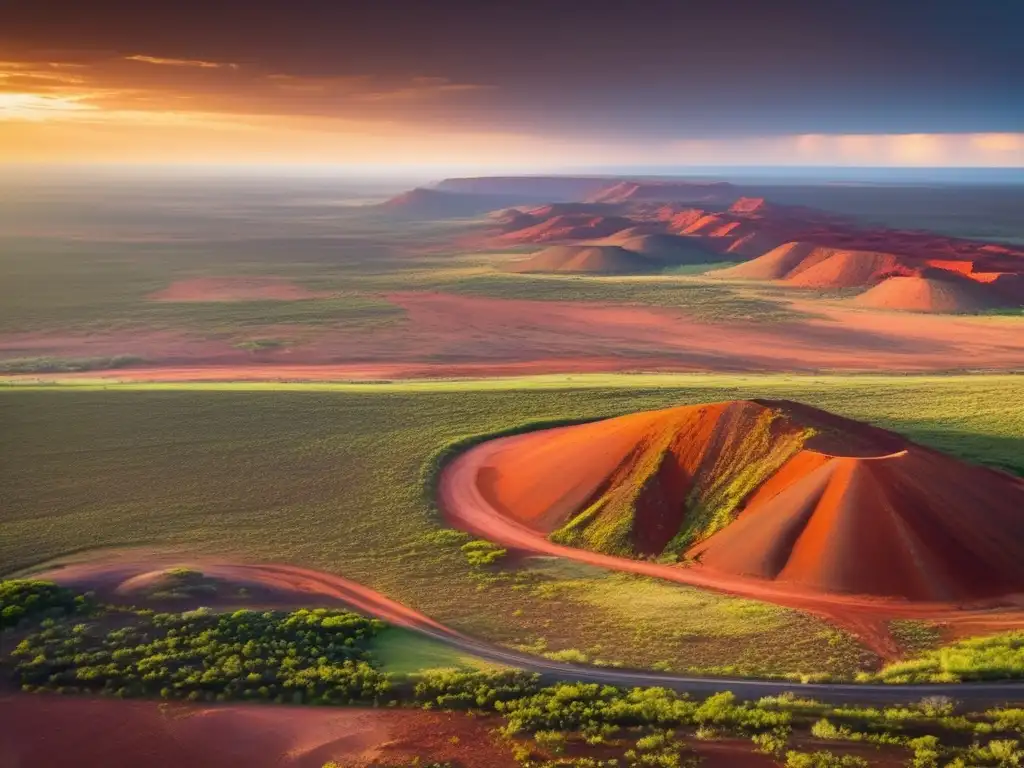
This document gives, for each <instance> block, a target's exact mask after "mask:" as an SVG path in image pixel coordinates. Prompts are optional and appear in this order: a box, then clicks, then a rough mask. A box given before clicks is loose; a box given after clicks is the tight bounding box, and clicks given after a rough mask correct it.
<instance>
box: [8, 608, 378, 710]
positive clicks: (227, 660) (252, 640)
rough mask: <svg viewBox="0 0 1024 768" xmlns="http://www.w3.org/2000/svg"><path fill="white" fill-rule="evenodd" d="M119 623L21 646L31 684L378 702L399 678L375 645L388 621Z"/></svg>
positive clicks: (213, 618) (209, 618)
mask: <svg viewBox="0 0 1024 768" xmlns="http://www.w3.org/2000/svg"><path fill="white" fill-rule="evenodd" d="M130 616H131V621H130V622H128V623H126V624H125V625H124V626H119V627H118V628H116V629H109V630H104V629H102V628H100V627H89V626H84V625H78V626H76V627H67V626H54V627H49V628H44V629H43V630H42V631H41V632H38V633H36V634H33V635H31V636H29V637H27V638H26V639H25V640H23V641H22V642H21V644H20V645H18V647H17V648H16V649H15V650H14V652H13V654H12V655H13V657H14V659H15V660H16V665H15V674H16V677H17V680H18V682H19V683H21V684H22V685H26V684H27V685H33V686H37V687H39V688H48V689H51V690H52V689H56V688H59V687H61V686H74V687H77V688H80V689H82V690H87V691H95V692H100V693H108V694H117V695H122V696H138V695H146V694H149V695H160V696H163V697H165V698H185V699H189V700H193V701H211V700H215V699H217V698H218V697H219V696H222V697H224V698H227V699H251V700H260V699H264V700H266V699H273V700H277V701H282V702H284V701H290V702H295V703H320V702H322V703H336V704H347V703H351V702H375V701H378V700H380V699H381V698H384V697H386V696H387V695H388V692H389V691H390V688H391V683H390V681H389V679H388V677H387V675H385V674H384V673H382V672H380V671H378V670H376V669H374V667H373V666H372V665H371V663H370V659H369V655H368V654H367V652H366V646H367V644H368V642H369V640H370V639H371V638H372V637H373V636H374V635H375V634H376V633H377V632H378V631H379V630H380V629H381V628H382V627H383V626H384V625H383V624H382V623H381V622H379V621H377V620H375V619H367V618H365V617H363V616H359V615H357V614H354V613H348V612H345V611H331V610H325V609H317V610H300V611H293V612H291V613H283V612H279V611H264V612H262V613H260V612H255V611H236V612H234V613H231V614H222V615H218V614H215V613H212V612H211V611H208V610H203V609H201V610H197V611H187V612H185V613H180V614H171V613H157V614H150V615H143V614H141V613H133V614H130Z"/></svg>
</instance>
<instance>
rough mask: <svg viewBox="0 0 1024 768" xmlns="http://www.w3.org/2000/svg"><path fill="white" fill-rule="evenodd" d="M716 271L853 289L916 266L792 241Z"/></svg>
mask: <svg viewBox="0 0 1024 768" xmlns="http://www.w3.org/2000/svg"><path fill="white" fill-rule="evenodd" d="M713 274H714V275H715V276H718V277H729V278H741V279H744V280H782V281H785V282H786V283H788V284H790V285H794V286H800V287H804V288H852V287H857V286H864V285H873V284H875V283H877V282H879V281H881V280H883V279H885V278H886V277H890V276H892V275H900V274H903V275H909V274H913V269H912V267H910V266H909V265H908V264H907V261H906V260H905V259H901V258H900V257H899V256H896V255H895V254H892V253H882V252H878V251H852V250H845V249H839V248H826V247H823V246H818V245H815V244H813V243H805V242H790V243H785V244H783V245H780V246H779V247H777V248H773V249H772V250H770V251H768V253H766V254H764V255H763V256H759V257H757V258H756V259H753V260H751V261H748V262H746V263H744V264H739V265H737V266H735V267H730V268H728V269H723V270H718V271H716V272H715V273H713Z"/></svg>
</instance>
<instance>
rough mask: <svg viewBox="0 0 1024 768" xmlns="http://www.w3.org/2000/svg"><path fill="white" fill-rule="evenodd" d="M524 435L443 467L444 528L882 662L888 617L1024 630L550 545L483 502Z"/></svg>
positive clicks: (937, 606) (889, 654) (888, 645)
mask: <svg viewBox="0 0 1024 768" xmlns="http://www.w3.org/2000/svg"><path fill="white" fill-rule="evenodd" d="M553 431H554V430H553ZM530 437H531V436H530V434H525V435H516V436H513V437H507V438H500V439H496V440H491V441H488V442H485V443H483V444H481V445H478V446H476V447H474V448H472V449H470V450H469V451H467V452H466V453H464V454H462V455H461V456H458V457H457V458H455V459H454V460H453V461H452V462H451V463H450V464H449V465H448V466H447V467H445V469H444V470H443V471H442V474H441V478H440V483H439V502H440V506H441V509H442V510H443V512H444V514H445V516H446V518H447V520H448V522H449V523H451V524H452V525H454V526H455V527H457V528H461V529H463V530H466V531H469V532H471V533H473V534H475V535H478V536H481V537H483V538H486V539H489V540H491V541H494V542H497V543H499V544H502V545H504V546H507V547H511V548H514V549H518V550H522V551H526V552H534V553H538V554H544V555H553V556H556V557H564V558H567V559H570V560H576V561H578V562H583V563H587V564H590V565H596V566H599V567H602V568H608V569H611V570H616V571H624V572H627V573H636V574H641V575H644V576H652V577H656V578H660V579H665V580H668V581H674V582H677V583H679V584H687V585H690V586H695V587H701V588H704V589H713V590H717V591H719V592H725V593H729V594H734V595H739V596H743V597H749V598H753V599H756V600H764V601H768V602H772V603H777V604H779V605H785V606H788V607H791V608H797V609H800V610H804V611H807V612H809V613H813V614H815V615H817V616H821V617H822V618H824V619H826V620H828V621H830V622H832V623H834V624H836V625H838V626H841V627H843V628H845V629H847V630H849V631H850V632H852V633H854V634H855V635H857V636H858V637H859V638H860V639H861V640H862V641H863V642H864V643H865V645H867V646H868V647H869V648H871V649H872V650H873V651H874V652H875V653H877V654H879V655H880V656H882V657H883V658H886V659H894V658H896V657H897V656H898V648H897V646H896V643H895V642H894V641H893V639H892V637H891V636H890V634H889V630H888V628H887V625H888V622H889V621H890V620H892V619H923V620H929V621H936V622H942V623H943V624H945V625H947V626H948V627H949V629H950V632H951V636H952V637H957V636H963V635H966V634H972V633H977V632H978V631H981V630H982V629H983V628H986V627H987V628H990V629H993V630H994V629H1002V628H1014V627H1022V626H1024V610H1022V608H1021V607H1020V606H1017V605H1013V606H1007V605H1006V604H1005V603H1002V604H999V603H993V602H988V603H974V604H956V603H938V602H916V601H915V602H910V601H906V600H899V599H887V598H877V597H868V596H858V595H847V594H835V593H825V592H818V591H811V590H808V589H802V588H800V587H798V586H795V585H790V584H785V583H780V582H773V581H766V580H762V579H754V578H743V577H739V576H735V575H732V574H729V573H724V572H721V571H716V570H714V569H712V568H709V567H707V566H701V565H691V566H688V567H682V566H678V565H665V564H659V563H654V562H649V561H644V560H631V559H627V558H622V557H616V556H613V555H604V554H600V553H597V552H590V551H587V550H583V549H578V548H575V547H567V546H563V545H560V544H556V543H554V542H552V541H549V540H548V539H547V538H546V537H545V536H544V535H543V534H542V533H538V532H537V531H534V530H532V529H530V528H528V527H526V526H524V525H522V524H520V523H518V522H516V521H515V520H512V519H510V518H509V517H507V516H506V515H504V514H502V513H501V511H499V510H498V509H496V508H495V507H494V506H493V505H492V504H491V503H490V502H489V501H488V500H487V498H486V497H485V496H484V494H483V492H482V491H481V489H480V486H479V484H478V477H479V475H480V471H481V470H482V469H484V468H485V467H487V466H489V465H490V463H491V461H492V460H493V459H494V458H495V457H496V455H497V454H499V453H501V452H502V451H504V450H506V449H508V448H511V447H514V446H515V445H516V443H517V442H520V441H525V440H529V439H530Z"/></svg>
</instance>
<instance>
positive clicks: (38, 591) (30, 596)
mask: <svg viewBox="0 0 1024 768" xmlns="http://www.w3.org/2000/svg"><path fill="white" fill-rule="evenodd" d="M91 607H92V605H91V600H90V599H89V597H88V596H87V595H77V594H75V593H74V592H72V591H71V590H70V589H65V588H64V587H59V586H57V585H56V584H54V583H52V582H49V581H39V580H36V579H7V580H4V581H0V630H3V629H7V628H9V627H16V626H17V625H18V624H20V623H21V622H22V621H23V620H25V619H31V618H37V617H40V616H46V615H49V614H56V615H69V614H73V613H78V612H81V611H85V610H87V609H89V608H91Z"/></svg>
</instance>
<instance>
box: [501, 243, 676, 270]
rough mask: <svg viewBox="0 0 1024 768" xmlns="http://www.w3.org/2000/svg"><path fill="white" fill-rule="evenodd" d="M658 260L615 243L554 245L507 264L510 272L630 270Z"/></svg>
mask: <svg viewBox="0 0 1024 768" xmlns="http://www.w3.org/2000/svg"><path fill="white" fill-rule="evenodd" d="M661 266H662V264H660V263H659V262H658V261H657V260H655V259H653V258H648V257H647V256H645V255H643V254H639V253H635V252H633V251H627V250H626V249H625V248H622V247H620V246H618V245H586V244H581V245H554V246H551V247H550V248H545V249H544V250H543V251H538V252H537V253H535V254H534V255H533V256H531V257H530V258H528V259H524V260H522V261H517V262H515V263H514V264H512V265H510V266H509V268H508V269H509V271H510V272H574V273H592V274H629V273H633V272H650V271H652V270H657V269H659V268H660V267H661Z"/></svg>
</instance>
